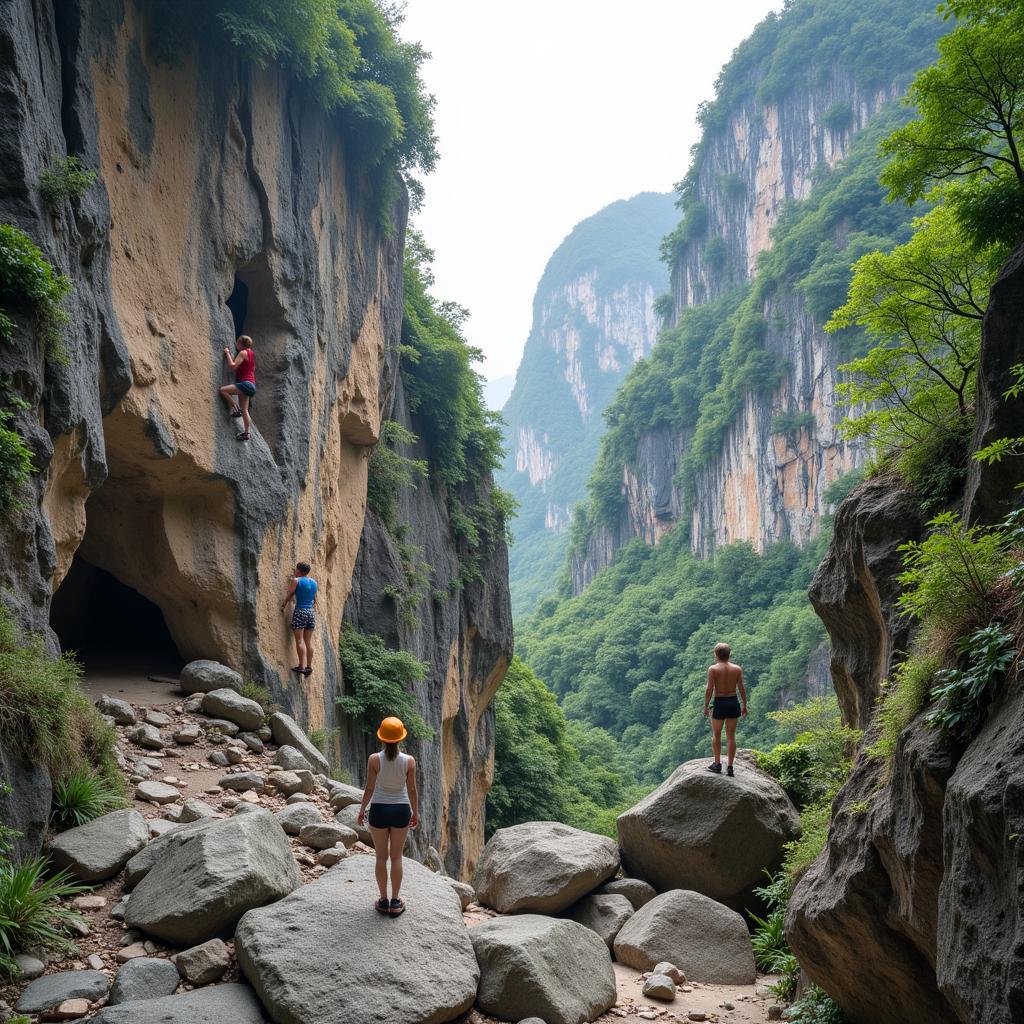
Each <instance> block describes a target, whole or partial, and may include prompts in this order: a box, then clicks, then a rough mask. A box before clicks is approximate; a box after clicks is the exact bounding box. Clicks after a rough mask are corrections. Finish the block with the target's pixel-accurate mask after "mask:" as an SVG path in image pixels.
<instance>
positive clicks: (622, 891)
mask: <svg viewBox="0 0 1024 1024" xmlns="http://www.w3.org/2000/svg"><path fill="white" fill-rule="evenodd" d="M594 895H595V896H613V895H614V896H625V897H626V899H627V900H629V902H630V903H631V904H632V905H633V909H634V910H639V909H640V908H641V907H642V906H643V905H644V904H645V903H650V902H651V900H653V899H654V897H655V896H657V895H658V890H657V889H655V888H654V886H653V885H651V884H650V883H649V882H645V881H643V880H642V879H639V878H613V879H612V880H611V881H610V882H605V883H604V885H599V886H598V887H597V888H596V889H595V890H594Z"/></svg>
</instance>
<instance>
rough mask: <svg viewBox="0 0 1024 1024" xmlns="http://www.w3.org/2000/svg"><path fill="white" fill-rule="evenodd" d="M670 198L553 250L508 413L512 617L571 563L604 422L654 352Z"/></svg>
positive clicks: (592, 220) (619, 211) (608, 219)
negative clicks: (576, 515)
mask: <svg viewBox="0 0 1024 1024" xmlns="http://www.w3.org/2000/svg"><path fill="white" fill-rule="evenodd" d="M677 216H678V215H677V213H676V211H675V208H674V205H673V197H672V196H671V195H662V194H659V193H655V192H646V193H641V194H640V195H637V196H634V197H633V198H632V199H627V200H620V201H618V202H615V203H612V204H611V205H610V206H607V207H605V208H604V209H603V210H601V211H600V212H599V213H595V214H594V215H593V216H592V217H588V218H587V219H586V220H584V221H582V222H580V223H579V224H577V225H576V227H575V228H573V230H572V231H571V232H570V233H569V235H568V237H567V238H566V239H565V241H564V242H562V244H561V245H560V246H559V247H558V248H557V249H556V250H555V252H554V253H553V255H552V256H551V259H550V260H549V261H548V265H547V267H546V268H545V270H544V274H543V276H542V277H541V280H540V283H539V284H538V285H537V292H536V295H535V297H534V302H533V326H532V328H531V330H530V336H529V338H528V339H527V342H526V347H525V348H524V350H523V358H522V361H521V363H520V365H519V369H518V371H517V373H516V383H515V388H514V390H513V392H512V394H511V396H510V397H509V400H508V402H507V403H506V404H505V406H504V409H503V410H502V411H503V414H504V417H505V420H506V424H507V428H506V437H505V443H506V448H507V449H508V454H507V455H506V460H505V468H504V472H503V473H502V474H501V477H500V480H501V483H502V485H503V486H504V487H506V488H508V489H509V490H510V491H511V492H512V493H513V494H514V495H515V497H516V498H517V499H518V501H519V502H520V508H519V515H518V518H517V520H516V522H515V525H514V528H513V529H514V536H515V544H514V546H513V549H512V551H511V553H510V585H511V590H512V600H513V609H514V611H515V613H516V614H517V615H522V614H527V613H528V612H529V611H530V610H531V609H532V607H533V605H534V604H535V603H536V600H537V598H538V597H539V596H541V595H542V594H543V593H544V592H546V591H549V590H550V588H551V584H552V581H553V579H554V577H555V575H556V574H557V571H558V569H560V567H561V565H562V563H563V562H564V558H565V550H566V538H567V533H566V530H567V528H568V525H569V518H570V515H571V512H572V508H573V506H574V505H575V504H576V503H577V502H578V501H581V500H582V499H583V497H584V496H585V494H586V481H587V477H588V476H589V475H590V471H591V469H592V468H593V465H594V458H595V457H596V455H597V448H598V443H599V441H600V437H601V434H602V433H603V431H604V429H605V424H604V420H603V418H602V414H603V412H604V410H605V407H606V406H607V405H608V403H609V402H610V401H611V399H612V396H613V395H614V394H615V389H616V388H617V387H618V386H619V384H620V383H621V382H622V379H623V377H624V376H625V374H626V372H627V371H628V370H629V368H630V367H631V366H632V365H633V364H634V363H635V362H636V360H638V359H640V358H642V357H644V356H646V355H647V354H648V353H649V352H650V351H651V348H652V347H653V346H654V342H655V339H656V337H657V333H658V328H659V326H660V324H661V318H660V317H659V316H658V315H657V314H656V313H655V310H654V304H655V299H656V298H657V297H658V295H659V294H661V293H663V292H664V291H665V288H666V286H667V281H668V277H667V273H666V269H665V267H664V266H663V265H662V264H661V263H660V262H659V261H658V245H659V242H660V240H661V238H662V237H663V236H664V235H665V234H666V233H667V232H668V231H669V230H670V229H671V228H672V225H673V224H674V223H675V221H676V218H677Z"/></svg>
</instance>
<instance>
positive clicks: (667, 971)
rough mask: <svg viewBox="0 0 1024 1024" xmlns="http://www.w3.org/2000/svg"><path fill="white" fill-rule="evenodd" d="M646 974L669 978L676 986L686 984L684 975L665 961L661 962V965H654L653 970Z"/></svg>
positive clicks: (673, 965)
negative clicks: (662, 975)
mask: <svg viewBox="0 0 1024 1024" xmlns="http://www.w3.org/2000/svg"><path fill="white" fill-rule="evenodd" d="M648 973H650V974H664V975H665V976H666V977H667V978H671V979H672V980H673V981H674V982H675V983H676V984H677V985H685V984H686V975H685V974H683V972H682V971H681V970H679V968H678V967H676V965H675V964H670V963H669V962H668V961H667V960H662V961H661V963H659V964H655V965H654V970H653V971H650V972H648Z"/></svg>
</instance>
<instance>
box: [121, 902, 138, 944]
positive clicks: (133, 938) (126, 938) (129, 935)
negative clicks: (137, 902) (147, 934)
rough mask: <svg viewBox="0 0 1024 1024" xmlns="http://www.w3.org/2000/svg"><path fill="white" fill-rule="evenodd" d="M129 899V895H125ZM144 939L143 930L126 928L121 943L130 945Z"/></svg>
mask: <svg viewBox="0 0 1024 1024" xmlns="http://www.w3.org/2000/svg"><path fill="white" fill-rule="evenodd" d="M125 899H126V900H127V897H125ZM141 941H142V932H140V931H139V929H138V928H126V929H125V930H124V932H122V934H121V945H122V946H130V945H131V944H132V943H133V942H141Z"/></svg>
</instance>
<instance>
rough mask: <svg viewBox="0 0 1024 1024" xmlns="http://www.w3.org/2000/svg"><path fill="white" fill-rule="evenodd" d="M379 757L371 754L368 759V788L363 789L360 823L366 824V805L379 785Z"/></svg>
mask: <svg viewBox="0 0 1024 1024" xmlns="http://www.w3.org/2000/svg"><path fill="white" fill-rule="evenodd" d="M377 763H378V762H377V758H376V757H375V756H374V755H373V754H371V755H370V756H369V757H368V758H367V759H366V789H364V790H363V802H362V803H361V804H360V805H359V824H360V825H365V824H366V805H367V804H368V803H369V802H370V797H371V796H373V790H374V787H375V786H376V785H377Z"/></svg>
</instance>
